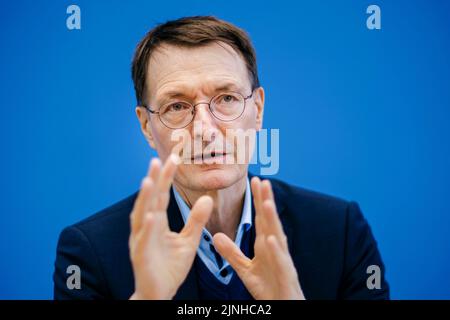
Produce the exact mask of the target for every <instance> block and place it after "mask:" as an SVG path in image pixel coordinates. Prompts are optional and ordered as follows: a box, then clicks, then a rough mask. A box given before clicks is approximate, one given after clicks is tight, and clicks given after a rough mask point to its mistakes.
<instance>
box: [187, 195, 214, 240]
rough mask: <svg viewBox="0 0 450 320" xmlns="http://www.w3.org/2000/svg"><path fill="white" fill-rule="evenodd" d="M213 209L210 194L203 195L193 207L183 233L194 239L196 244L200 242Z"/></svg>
mask: <svg viewBox="0 0 450 320" xmlns="http://www.w3.org/2000/svg"><path fill="white" fill-rule="evenodd" d="M212 209H213V200H212V198H211V197H209V196H201V197H200V198H198V199H197V201H196V202H195V204H194V206H193V207H192V209H191V213H190V214H189V218H188V220H187V222H186V225H185V226H184V228H183V230H182V231H181V235H182V236H184V237H186V238H189V239H190V240H193V241H194V243H195V244H196V246H198V244H199V243H200V236H201V234H202V230H203V228H204V227H205V225H206V223H207V222H208V220H209V217H210V215H211V211H212Z"/></svg>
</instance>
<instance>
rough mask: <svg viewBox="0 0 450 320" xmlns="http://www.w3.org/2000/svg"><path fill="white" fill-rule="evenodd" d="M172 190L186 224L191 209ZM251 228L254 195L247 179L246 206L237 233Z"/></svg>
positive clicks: (176, 192)
mask: <svg viewBox="0 0 450 320" xmlns="http://www.w3.org/2000/svg"><path fill="white" fill-rule="evenodd" d="M172 190H173V194H174V196H175V200H176V202H177V204H178V208H179V209H180V213H181V216H182V217H183V221H184V223H186V221H187V219H188V217H189V213H190V211H191V209H190V208H189V207H188V205H187V204H186V202H185V201H184V200H183V198H182V197H181V195H180V194H179V193H178V191H177V190H176V189H175V188H174V187H173V186H172ZM251 226H252V194H251V189H250V181H249V180H248V178H247V181H246V188H245V196H244V205H243V206H242V215H241V221H240V223H239V226H238V228H237V232H239V230H240V229H242V227H244V228H245V231H248V230H249V229H250V228H251Z"/></svg>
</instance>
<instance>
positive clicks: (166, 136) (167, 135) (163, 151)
mask: <svg viewBox="0 0 450 320" xmlns="http://www.w3.org/2000/svg"><path fill="white" fill-rule="evenodd" d="M153 125H154V124H153ZM172 131H173V130H171V129H169V128H166V127H161V126H159V125H155V127H154V128H153V130H152V135H153V141H154V143H155V149H156V152H157V153H158V156H159V158H160V159H161V160H162V161H165V160H166V159H167V157H168V156H169V155H170V153H171V151H172V149H173V147H174V146H175V145H176V144H177V141H172Z"/></svg>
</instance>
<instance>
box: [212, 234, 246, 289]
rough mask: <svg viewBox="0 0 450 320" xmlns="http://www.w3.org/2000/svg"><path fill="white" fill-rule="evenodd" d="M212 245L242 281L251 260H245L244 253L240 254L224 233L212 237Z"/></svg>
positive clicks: (239, 250)
mask: <svg viewBox="0 0 450 320" xmlns="http://www.w3.org/2000/svg"><path fill="white" fill-rule="evenodd" d="M213 243H214V247H215V248H216V250H217V252H218V253H219V254H220V255H221V256H222V257H223V258H224V259H225V260H227V261H228V263H229V264H230V265H231V267H232V268H233V269H234V270H235V271H236V272H237V274H238V276H239V277H240V278H241V279H242V278H243V276H244V275H245V272H246V271H247V269H248V267H249V266H250V264H251V260H250V259H249V258H247V257H246V256H245V255H244V253H242V251H241V249H240V248H239V247H238V246H237V245H236V244H235V243H234V242H233V241H232V240H231V239H230V238H229V237H228V236H226V235H225V234H224V233H220V232H219V233H216V234H215V235H214V237H213ZM242 281H244V280H242Z"/></svg>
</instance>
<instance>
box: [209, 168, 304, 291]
mask: <svg viewBox="0 0 450 320" xmlns="http://www.w3.org/2000/svg"><path fill="white" fill-rule="evenodd" d="M251 186H252V193H253V199H254V204H255V211H256V216H255V228H256V239H255V250H254V252H255V256H254V258H253V259H251V260H250V259H249V258H247V257H246V256H245V255H244V254H243V253H242V251H241V250H240V249H239V247H238V246H236V244H235V243H234V242H233V241H232V240H231V239H230V238H228V237H227V236H226V235H225V234H223V233H217V234H215V235H214V246H215V247H216V249H217V251H218V252H219V253H220V255H222V256H223V257H224V258H225V259H226V260H227V261H228V262H229V263H230V265H231V266H232V267H233V269H234V270H235V271H236V272H237V274H238V276H239V278H240V279H241V280H242V282H243V283H244V285H245V287H246V288H247V290H248V291H249V292H250V294H251V295H252V296H253V298H255V299H264V300H266V299H282V300H288V299H305V297H304V295H303V292H302V289H301V287H300V283H299V280H298V276H297V271H296V269H295V266H294V263H293V261H292V258H291V256H290V254H289V250H288V245H287V238H286V235H285V234H284V231H283V227H282V225H281V222H280V219H279V218H278V213H277V210H276V206H275V201H274V197H273V192H272V186H271V184H270V182H269V181H268V180H265V181H263V182H261V181H260V180H259V179H258V178H257V177H254V178H253V179H252V181H251Z"/></svg>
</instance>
